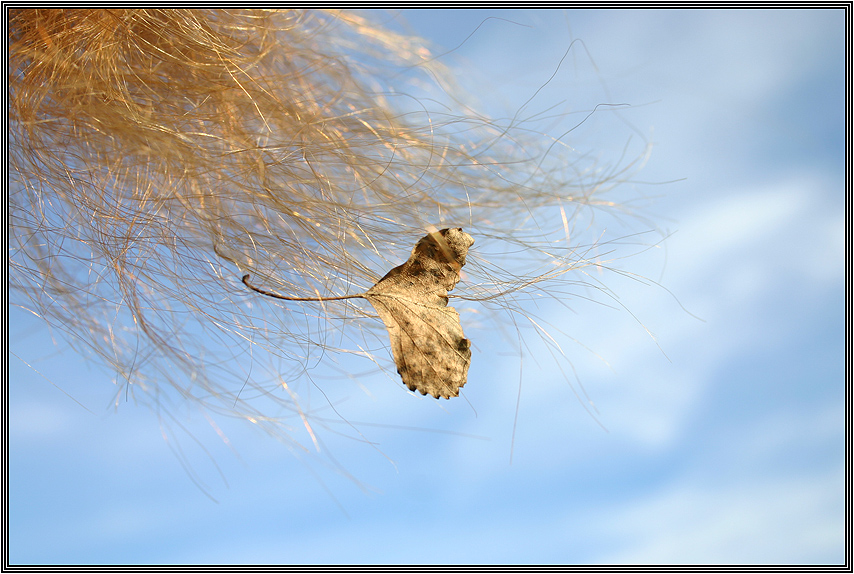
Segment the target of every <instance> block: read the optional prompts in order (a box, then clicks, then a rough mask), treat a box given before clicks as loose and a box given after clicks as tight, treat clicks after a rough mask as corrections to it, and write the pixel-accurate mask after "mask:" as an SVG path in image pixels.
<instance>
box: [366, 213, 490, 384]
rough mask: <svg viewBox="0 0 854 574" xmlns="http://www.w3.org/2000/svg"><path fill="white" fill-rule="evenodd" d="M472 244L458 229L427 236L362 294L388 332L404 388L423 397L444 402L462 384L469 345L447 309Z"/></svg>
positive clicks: (457, 318) (457, 317)
mask: <svg viewBox="0 0 854 574" xmlns="http://www.w3.org/2000/svg"><path fill="white" fill-rule="evenodd" d="M473 244H474V239H473V238H472V236H471V235H469V234H468V233H465V232H464V231H463V230H462V229H459V228H457V229H442V230H441V231H436V232H433V233H430V234H428V235H426V236H425V237H423V238H422V239H421V240H420V241H419V242H418V243H417V244H416V245H415V248H414V249H413V250H412V255H410V257H409V260H407V262H406V263H404V264H403V265H400V266H398V267H395V268H394V269H392V270H391V271H389V272H388V273H387V274H386V275H385V277H383V278H382V279H380V280H379V281H378V282H377V284H376V285H374V286H373V287H371V288H370V289H369V290H368V291H367V293H365V299H367V300H368V301H370V302H371V304H372V305H373V306H374V309H376V310H377V313H378V314H379V316H380V319H382V321H383V323H385V326H386V328H387V329H388V334H389V338H390V339H391V349H392V354H393V355H394V362H395V364H396V365H397V372H398V373H400V376H401V378H402V379H403V383H404V384H405V385H406V386H407V387H409V389H410V390H412V391H415V390H418V391H420V392H421V394H422V395H426V394H428V393H429V394H431V395H433V396H434V397H436V398H437V399H438V398H439V397H445V398H446V399H448V398H451V397H456V396H458V395H459V394H460V387H462V386H463V385H465V384H466V376H467V374H468V369H469V363H470V362H471V350H470V347H471V342H470V341H469V340H468V339H466V338H465V337H464V336H463V329H462V327H461V326H460V315H459V313H457V311H456V310H455V309H454V308H453V307H448V306H447V305H448V291H450V290H451V289H453V288H454V286H455V285H456V284H457V282H458V281H459V280H460V269H461V268H462V266H463V265H465V263H466V253H467V252H468V249H469V247H471V246H472V245H473Z"/></svg>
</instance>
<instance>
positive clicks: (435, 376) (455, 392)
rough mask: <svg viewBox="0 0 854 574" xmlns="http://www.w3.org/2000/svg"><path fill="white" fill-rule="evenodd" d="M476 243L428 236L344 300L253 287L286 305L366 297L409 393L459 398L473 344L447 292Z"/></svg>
mask: <svg viewBox="0 0 854 574" xmlns="http://www.w3.org/2000/svg"><path fill="white" fill-rule="evenodd" d="M473 244H474V239H473V238H472V236H471V235H469V234H468V233H465V232H464V231H463V230H462V229H460V228H456V229H442V230H441V231H435V232H433V233H429V234H427V235H426V236H424V237H423V238H421V240H419V241H418V243H417V244H416V245H415V248H414V249H413V250H412V255H410V256H409V259H408V260H407V261H406V263H404V264H403V265H399V266H398V267H395V268H394V269H392V270H391V271H389V272H388V273H386V275H385V277H383V278H382V279H380V280H379V281H378V282H377V284H376V285H374V286H373V287H371V288H370V289H368V290H367V291H366V292H365V293H361V294H359V295H343V296H340V297H290V296H287V295H280V294H278V293H273V292H271V291H265V290H264V289H259V288H258V287H255V286H254V285H251V284H250V283H249V275H248V274H246V275H244V276H243V283H244V284H245V285H246V286H247V287H249V288H250V289H252V290H254V291H257V292H258V293H261V294H262V295H267V296H269V297H276V298H278V299H285V300H287V301H334V300H341V299H355V298H361V299H367V300H368V301H370V302H371V305H373V306H374V309H376V310H377V314H379V316H380V319H382V321H383V323H385V326H386V328H387V329H388V335H389V339H391V350H392V355H393V356H394V363H395V365H397V372H398V373H400V376H401V378H402V379H403V383H404V384H405V385H406V386H407V387H409V390H411V391H416V390H417V391H420V392H421V394H422V395H426V394H428V393H429V394H431V395H433V396H434V397H436V398H437V399H438V398H439V397H445V398H446V399H449V398H451V397H456V396H459V394H460V387H462V386H463V385H465V384H466V376H467V374H468V370H469V363H470V362H471V349H470V347H471V341H469V340H468V339H466V338H465V336H464V335H463V328H462V326H460V315H459V313H457V311H456V309H454V308H453V307H448V291H450V290H451V289H453V288H454V287H455V286H456V284H457V282H459V280H460V269H462V267H463V265H465V264H466V253H468V250H469V247H471V246H472V245H473Z"/></svg>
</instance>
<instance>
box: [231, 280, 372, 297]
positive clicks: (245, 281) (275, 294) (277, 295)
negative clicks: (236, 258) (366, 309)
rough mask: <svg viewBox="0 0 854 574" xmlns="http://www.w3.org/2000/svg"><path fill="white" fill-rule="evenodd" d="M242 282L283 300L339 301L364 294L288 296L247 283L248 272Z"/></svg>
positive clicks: (256, 290) (264, 293)
mask: <svg viewBox="0 0 854 574" xmlns="http://www.w3.org/2000/svg"><path fill="white" fill-rule="evenodd" d="M241 281H243V284H244V285H246V286H247V287H249V288H250V289H252V290H253V291H255V292H257V293H260V294H261V295H266V296H267V297H275V298H276V299H284V300H285V301H340V300H342V299H364V298H365V296H364V295H341V296H338V297H288V296H286V295H279V294H278V293H273V292H272V291H264V290H263V289H259V288H258V287H255V286H254V285H251V284H250V283H249V273H247V274H246V275H244V276H243V279H241Z"/></svg>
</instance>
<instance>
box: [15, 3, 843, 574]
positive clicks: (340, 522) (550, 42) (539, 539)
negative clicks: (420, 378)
mask: <svg viewBox="0 0 854 574" xmlns="http://www.w3.org/2000/svg"><path fill="white" fill-rule="evenodd" d="M490 16H494V17H497V18H494V19H488V20H485V19H487V18H489V17H490ZM402 17H404V18H406V20H407V21H408V25H409V26H411V28H412V29H413V30H414V31H415V32H417V33H419V34H421V35H423V36H425V37H426V38H428V39H429V40H431V41H432V42H434V43H435V44H437V45H439V46H443V47H445V48H448V49H450V48H454V47H456V46H458V45H459V44H460V43H461V42H463V40H465V39H466V37H468V36H469V35H470V34H471V33H472V32H473V31H474V30H475V29H476V28H478V25H479V24H481V23H482V22H483V26H481V27H480V28H479V29H478V30H477V32H476V33H474V34H473V35H472V36H471V37H470V38H469V39H468V40H467V41H466V42H465V43H464V44H463V45H462V46H461V47H460V48H459V49H458V50H457V51H456V52H454V54H453V55H452V56H449V60H448V63H450V64H453V65H456V66H461V67H463V66H464V67H465V69H467V70H469V71H470V72H469V73H467V74H466V75H465V76H464V77H462V81H463V82H464V83H466V82H469V83H471V86H470V87H478V86H479V87H481V88H482V89H481V92H480V93H478V96H479V97H480V98H481V101H482V104H483V107H484V108H486V110H487V111H488V112H489V113H494V114H496V115H502V114H503V115H507V114H508V112H509V113H512V112H513V111H514V110H516V109H518V108H519V107H520V106H521V105H522V104H524V103H525V102H526V101H527V100H528V98H529V97H530V96H531V95H532V94H533V93H534V92H535V91H536V90H537V88H539V87H540V86H542V85H543V84H544V83H545V82H546V81H547V80H548V79H549V78H550V77H551V75H552V74H553V73H554V72H555V69H556V68H557V65H558V62H559V61H560V59H561V57H562V56H563V54H564V52H565V51H566V49H567V47H568V46H569V44H570V42H571V41H572V40H573V39H581V40H583V41H584V45H585V46H586V49H587V52H585V51H583V50H575V49H574V50H573V51H572V52H571V53H570V55H571V57H570V58H568V59H567V60H566V61H565V62H564V65H563V66H561V68H560V70H559V71H558V74H556V75H555V78H554V79H553V80H552V81H551V82H550V83H549V85H548V86H547V89H545V90H543V91H542V92H541V93H540V94H539V95H538V97H537V98H536V99H535V100H534V101H533V102H531V103H530V104H529V108H530V109H532V110H541V109H547V108H548V107H549V106H550V105H552V103H555V102H570V103H571V105H575V106H577V107H578V109H582V108H584V106H585V105H588V106H589V105H595V104H596V103H601V102H620V103H623V102H625V103H629V104H631V107H629V108H625V109H623V110H622V111H621V112H620V115H619V117H618V119H619V120H620V121H618V122H616V125H619V126H621V129H622V132H619V133H617V132H611V131H610V129H609V126H610V124H608V123H607V122H605V123H599V124H596V123H592V124H591V126H590V129H587V130H586V131H584V132H583V133H579V138H580V137H581V136H582V135H583V136H584V137H585V138H586V139H584V140H583V141H579V142H577V145H579V146H581V145H583V146H587V147H588V148H591V149H597V147H598V146H600V145H601V146H602V150H603V152H602V153H603V154H604V156H605V157H606V158H607V157H616V155H618V153H619V151H620V149H621V148H622V145H623V144H624V143H625V140H626V138H627V137H628V135H630V134H631V133H632V131H633V130H637V132H638V133H640V134H643V135H644V136H645V137H647V138H648V139H649V140H650V141H652V142H653V147H652V155H651V156H650V159H649V161H648V163H647V164H646V166H645V168H644V170H643V171H642V172H641V173H640V176H639V179H642V180H644V181H646V182H666V181H667V182H670V181H673V183H668V184H665V185H640V184H635V185H632V186H629V188H628V189H626V195H627V196H631V195H632V194H642V195H646V196H655V199H654V200H653V201H651V202H648V203H647V204H646V205H647V206H648V210H647V211H648V213H649V214H650V218H651V219H652V220H653V221H655V223H656V224H657V225H659V226H660V227H661V228H663V229H666V230H668V231H670V232H672V235H671V236H670V237H669V238H668V239H667V241H666V242H665V243H664V245H663V246H662V247H661V248H658V249H653V250H649V251H647V252H644V253H642V254H640V255H637V256H635V257H633V258H631V259H628V260H626V261H625V262H624V263H625V267H626V268H627V269H629V270H630V271H632V272H634V273H638V274H640V275H643V276H645V277H649V278H652V279H654V280H656V281H659V282H660V283H661V284H662V285H663V286H664V287H666V288H667V290H665V289H662V288H660V287H657V286H655V285H642V284H639V283H637V282H634V281H631V280H628V279H620V278H618V277H608V278H607V280H608V287H610V288H611V289H613V290H614V291H615V292H616V293H618V294H619V296H620V302H621V303H622V304H623V305H625V307H626V308H627V309H629V310H630V311H631V312H632V313H633V314H634V315H635V316H636V317H637V318H638V320H639V321H640V322H642V323H643V325H644V326H645V327H646V328H648V329H649V330H650V331H651V332H652V333H654V335H655V337H656V341H657V345H656V342H653V340H652V339H651V338H650V337H649V335H648V334H647V333H646V332H645V330H644V329H643V327H641V326H640V324H639V323H638V321H635V319H634V318H633V317H632V315H630V314H629V313H627V312H626V311H623V310H612V309H608V308H604V307H602V306H600V305H594V304H590V305H584V304H581V303H578V304H574V305H573V311H574V312H573V313H572V314H570V313H568V312H566V311H562V310H561V309H562V308H561V307H559V306H555V307H554V308H545V309H540V312H541V313H543V314H547V315H549V316H550V317H552V318H553V321H554V322H555V323H557V324H559V325H561V326H565V328H566V330H568V331H570V332H571V334H572V335H573V336H575V337H576V338H577V339H579V341H581V342H582V343H583V344H584V345H585V346H587V347H589V348H590V349H592V350H593V351H595V353H597V354H598V355H599V356H601V357H602V358H604V360H606V361H607V363H608V365H610V367H608V366H606V365H605V363H604V362H603V361H602V360H600V359H598V358H596V357H595V356H594V355H592V354H591V353H589V352H587V351H584V350H583V349H582V348H580V347H573V348H572V349H571V350H570V351H569V354H570V357H571V360H572V365H573V367H574V368H575V370H576V372H577V375H578V380H580V381H581V383H582V384H583V385H584V388H585V390H586V391H587V393H588V394H589V395H590V398H591V399H592V400H593V401H594V402H595V404H596V407H597V409H598V413H599V415H598V419H599V421H600V422H601V423H602V425H603V426H604V427H605V428H606V429H607V431H606V430H603V428H602V426H600V425H599V424H597V422H596V421H595V420H594V419H593V418H592V417H591V416H590V415H588V414H587V413H586V412H585V410H584V409H583V408H582V406H581V405H580V404H579V402H578V401H577V400H576V399H575V397H574V395H573V394H572V390H571V389H570V387H569V385H568V384H567V382H566V381H565V380H564V379H563V378H562V376H561V373H560V372H559V371H558V370H557V368H556V366H555V365H554V364H553V363H550V362H549V361H539V364H537V363H538V361H537V360H535V359H536V357H526V359H525V360H524V362H523V370H522V375H521V377H522V379H521V382H522V398H521V403H520V409H519V417H518V421H517V423H516V434H515V443H514V445H513V460H512V464H511V463H510V448H511V440H512V436H513V435H512V432H513V425H514V416H515V411H516V400H517V394H518V392H519V384H520V374H519V373H520V368H519V360H518V358H517V357H512V356H507V355H506V354H501V353H497V354H495V355H489V354H488V353H487V352H483V351H482V352H480V354H479V356H478V354H476V355H475V358H474V362H473V364H472V370H471V371H470V374H469V382H468V385H467V386H466V393H465V394H466V399H467V401H455V402H443V403H441V406H439V405H438V404H437V403H436V402H435V401H433V400H432V399H429V400H426V399H425V400H419V399H418V398H415V397H412V396H410V395H407V394H406V393H403V392H399V389H397V388H396V387H393V386H392V385H389V384H388V381H389V379H388V378H386V377H385V376H382V375H379V376H377V377H375V378H374V379H372V380H365V381H362V383H363V384H364V385H366V386H370V387H371V390H372V391H373V392H374V394H373V396H372V397H371V398H370V400H368V399H366V398H365V396H363V395H362V394H360V391H358V390H355V389H354V390H352V392H351V395H353V396H352V397H350V400H348V401H347V402H345V403H343V404H342V405H341V406H339V410H340V411H341V412H342V414H343V416H344V417H345V418H347V420H349V421H350V422H352V423H353V424H355V425H356V426H358V428H359V429H360V430H361V431H362V432H363V433H365V435H366V436H367V437H368V438H369V439H370V440H371V441H373V442H375V443H376V448H374V447H372V446H370V445H366V444H362V443H356V442H354V441H353V440H352V439H349V438H343V437H338V436H336V435H335V434H334V433H327V434H326V435H324V447H325V449H326V451H328V452H330V453H332V455H334V457H335V461H336V463H337V464H340V465H341V467H343V468H346V469H347V471H349V472H350V473H351V474H352V476H353V477H354V478H348V477H345V476H342V475H341V474H340V473H336V472H335V469H334V466H333V465H332V464H330V463H329V462H328V461H329V459H325V458H323V457H320V458H318V459H314V458H312V457H305V456H300V455H295V454H294V453H292V452H291V450H290V449H289V448H288V445H287V444H286V443H283V442H280V441H277V440H275V439H273V438H270V437H269V436H267V435H265V434H264V433H262V432H259V431H258V430H257V429H255V428H253V427H252V426H250V425H248V424H243V423H239V422H233V421H232V422H230V421H227V420H225V421H222V420H219V419H218V421H217V422H218V423H219V424H220V425H221V426H222V428H223V431H224V432H225V433H226V435H227V436H228V438H229V441H230V445H226V444H225V443H223V441H221V440H218V439H217V437H216V436H213V433H212V432H211V428H210V426H209V425H208V423H207V421H206V420H205V418H204V416H203V415H202V413H200V412H199V411H198V410H197V409H195V408H194V407H192V406H187V407H186V408H182V409H179V410H178V413H177V415H178V416H179V417H181V419H180V420H181V421H182V424H184V425H186V427H187V429H188V430H190V432H191V433H192V434H193V436H195V437H196V438H198V440H199V441H200V442H201V444H203V445H204V447H205V448H206V449H208V451H209V453H210V455H211V456H210V458H209V457H207V456H206V454H205V452H204V451H203V450H202V449H201V448H198V446H197V445H195V443H193V440H192V439H189V438H187V437H186V436H185V438H184V440H183V441H181V446H182V448H184V449H185V453H186V456H187V457H188V459H189V460H190V461H191V463H192V469H193V470H192V472H193V473H195V474H194V476H196V477H197V478H198V480H199V481H200V482H202V483H203V484H204V491H205V492H207V494H209V495H210V496H211V497H213V498H215V499H216V502H213V501H212V500H211V498H209V497H208V496H206V494H205V493H204V492H203V490H202V489H201V488H199V487H198V486H197V485H196V484H195V483H194V482H193V480H191V479H190V477H189V475H188V474H187V473H186V472H185V471H184V469H183V468H182V466H181V464H180V462H179V459H178V457H176V456H175V455H174V454H173V452H172V450H170V446H174V445H175V444H176V443H175V442H174V440H169V441H167V440H164V438H163V436H162V435H161V430H160V426H159V422H158V416H157V413H153V412H152V411H151V410H149V409H147V408H144V407H137V406H135V405H134V404H133V403H127V404H122V405H121V407H120V408H119V409H118V412H114V411H112V410H110V409H109V408H108V405H109V403H110V400H111V398H112V392H113V388H112V385H111V384H110V383H109V381H110V375H109V374H108V373H105V372H104V371H103V370H101V369H99V368H97V367H94V366H91V365H87V364H86V363H85V362H83V361H82V360H80V359H79V358H78V357H77V356H75V355H74V354H73V353H72V352H70V351H68V350H61V349H62V347H63V346H62V344H61V343H60V346H59V347H55V346H54V344H53V342H52V339H51V337H50V334H49V333H47V332H45V331H44V330H38V329H35V328H34V327H33V325H34V323H33V322H32V321H31V320H30V319H29V318H28V317H27V316H26V315H25V314H24V313H22V312H20V311H19V310H17V309H15V308H12V309H10V321H11V325H12V335H13V337H12V341H11V350H12V351H13V352H14V353H15V354H14V355H12V356H11V357H10V386H9V397H10V403H9V411H10V418H9V445H10V450H9V462H10V465H9V475H10V482H9V498H10V506H9V514H10V522H9V526H10V528H9V538H10V556H9V560H10V562H11V563H13V564H16V563H17V564H21V563H199V562H206V563H221V562H224V563H319V562H342V563H388V562H395V563H396V562H406V563H410V562H416V563H456V562H465V563H469V562H499V563H508V562H512V563H584V564H596V563H710V562H711V563H812V564H830V563H840V562H842V561H843V560H844V555H843V552H844V530H843V529H844V487H845V485H844V430H845V429H844V391H845V381H844V328H845V320H844V297H845V293H844V274H843V270H844V199H845V196H844V193H845V191H844V190H845V179H844V103H845V102H844V73H845V68H844V65H845V63H844V62H845V60H844V19H843V17H844V13H843V12H842V11H841V10H840V11H827V10H825V11H793V10H787V11H752V10H736V11H695V10H691V11H655V10H637V11H616V10H615V11H574V10H570V11H566V12H536V11H534V12H529V11H489V10H473V11H461V12H444V11H411V12H409V11H406V12H403V13H402ZM506 20H510V21H512V22H508V21H506ZM519 24H523V25H519ZM576 46H577V45H576ZM588 53H589V54H590V57H592V60H591V58H590V57H589V56H588V55H587V54H588ZM608 117H610V116H608ZM614 117H617V116H614ZM597 126H598V129H597ZM675 180H678V181H675ZM641 227H642V226H641ZM668 290H669V291H670V292H672V293H673V294H674V295H675V296H676V297H677V298H678V302H677V301H676V300H675V299H674V297H673V296H671V295H670V293H668ZM680 303H681V305H684V307H685V308H686V309H687V310H688V311H690V313H688V312H686V311H685V310H684V309H683V308H682V307H681V306H680ZM560 313H564V314H565V316H563V315H560ZM695 316H697V317H700V318H701V319H702V320H699V319H697V318H696V317H695ZM659 346H660V348H659ZM483 347H484V349H485V350H486V351H488V350H489V348H490V347H489V345H487V344H484V346H483ZM536 350H537V345H536V344H535V345H534V348H533V349H532V351H533V354H535V352H536ZM18 357H20V358H21V359H24V360H26V361H28V362H30V363H32V364H33V366H36V367H37V368H38V370H39V371H40V372H41V373H42V374H44V375H45V377H46V378H45V377H42V376H41V375H40V374H38V373H36V372H35V371H33V370H32V369H30V368H29V367H28V366H27V365H25V364H24V363H23V362H22V361H21V360H20V359H19V358H18ZM47 379H50V380H51V381H53V382H54V383H56V384H57V385H58V386H60V387H62V390H59V389H58V388H57V386H55V385H54V384H52V383H51V382H49V381H48V380H47ZM574 384H575V385H576V387H577V383H575V382H574ZM384 386H385V387H388V388H389V389H390V390H389V391H388V392H384V391H383V390H382V389H383V388H385V387H384ZM63 391H65V392H67V393H69V394H71V395H72V396H73V397H74V399H76V401H78V402H79V403H80V404H78V402H75V401H73V400H71V399H70V398H69V397H68V396H67V395H66V394H64V392H63ZM81 404H82V405H83V406H81ZM84 406H85V408H83V407H84ZM87 409H88V410H87ZM404 427H405V428H404ZM413 429H415V430H413ZM430 429H437V430H439V431H442V432H432V431H431V430H430ZM298 430H299V429H298V428H297V429H296V430H295V432H298ZM212 461H215V463H214V462H212ZM324 461H327V462H324Z"/></svg>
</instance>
